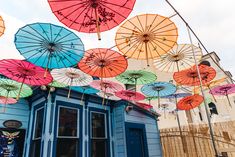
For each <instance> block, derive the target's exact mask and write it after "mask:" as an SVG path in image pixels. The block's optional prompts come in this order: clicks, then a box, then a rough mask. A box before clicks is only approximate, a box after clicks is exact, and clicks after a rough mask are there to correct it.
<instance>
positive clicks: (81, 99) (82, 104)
mask: <svg viewBox="0 0 235 157" xmlns="http://www.w3.org/2000/svg"><path fill="white" fill-rule="evenodd" d="M84 91H85V90H84ZM84 91H83V93H82V98H81V100H80V101H81V102H80V104H82V105H83V103H82V101H83V97H84V94H85V92H84Z"/></svg>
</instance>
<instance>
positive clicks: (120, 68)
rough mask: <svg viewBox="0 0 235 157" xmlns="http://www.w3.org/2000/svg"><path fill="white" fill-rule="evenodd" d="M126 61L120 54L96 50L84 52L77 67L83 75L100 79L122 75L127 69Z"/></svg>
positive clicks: (108, 50) (106, 50)
mask: <svg viewBox="0 0 235 157" xmlns="http://www.w3.org/2000/svg"><path fill="white" fill-rule="evenodd" d="M127 64H128V63H127V60H126V58H125V57H124V56H122V55H121V54H120V53H118V52H116V51H113V50H110V49H105V48H96V49H90V50H88V51H86V52H85V55H84V57H83V59H82V60H81V61H80V62H79V63H78V67H79V68H80V69H81V70H82V71H83V72H85V73H87V74H89V75H91V76H96V77H100V78H101V80H102V78H108V77H115V76H117V75H119V74H121V73H123V72H124V71H125V70H126V68H127Z"/></svg>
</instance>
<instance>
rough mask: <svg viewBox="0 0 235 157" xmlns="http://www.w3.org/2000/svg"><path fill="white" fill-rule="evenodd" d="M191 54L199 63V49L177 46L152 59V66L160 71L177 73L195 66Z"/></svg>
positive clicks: (189, 46)
mask: <svg viewBox="0 0 235 157" xmlns="http://www.w3.org/2000/svg"><path fill="white" fill-rule="evenodd" d="M192 46H193V49H192ZM193 53H195V56H196V60H197V61H198V62H199V61H200V60H201V58H202V51H201V49H200V48H199V47H196V46H194V45H190V44H179V45H178V44H177V45H175V46H174V47H173V48H172V49H171V50H170V51H169V52H168V53H166V54H164V55H162V56H161V57H158V58H156V59H154V65H155V67H156V68H157V69H158V70H160V71H165V72H179V71H180V70H185V69H188V68H191V67H192V66H193V65H195V61H194V57H193Z"/></svg>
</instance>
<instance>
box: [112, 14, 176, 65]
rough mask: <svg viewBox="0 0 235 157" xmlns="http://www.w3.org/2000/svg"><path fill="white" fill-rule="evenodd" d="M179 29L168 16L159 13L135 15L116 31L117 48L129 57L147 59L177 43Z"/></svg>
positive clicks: (163, 52)
mask: <svg viewBox="0 0 235 157" xmlns="http://www.w3.org/2000/svg"><path fill="white" fill-rule="evenodd" d="M177 38H178V31H177V28H176V26H175V24H174V23H173V22H172V21H171V20H170V19H169V18H167V17H163V16H161V15H157V14H143V15H139V16H135V17H133V18H131V19H129V20H127V21H126V22H125V23H124V24H122V25H121V26H120V27H119V29H118V31H117V33H116V38H115V41H116V45H117V48H118V49H119V50H120V51H121V52H122V53H123V54H124V55H125V56H127V57H130V58H135V59H141V60H147V65H148V66H149V62H148V61H149V59H154V58H157V57H160V56H161V55H163V54H165V53H167V52H168V51H169V50H170V49H171V48H172V47H173V46H174V45H175V44H176V41H177Z"/></svg>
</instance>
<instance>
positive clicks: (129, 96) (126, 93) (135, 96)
mask: <svg viewBox="0 0 235 157" xmlns="http://www.w3.org/2000/svg"><path fill="white" fill-rule="evenodd" d="M115 95H116V96H117V97H119V98H121V99H123V100H127V101H140V100H144V99H145V96H144V95H143V94H141V93H138V92H134V91H130V90H122V91H119V92H116V93H115Z"/></svg>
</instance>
